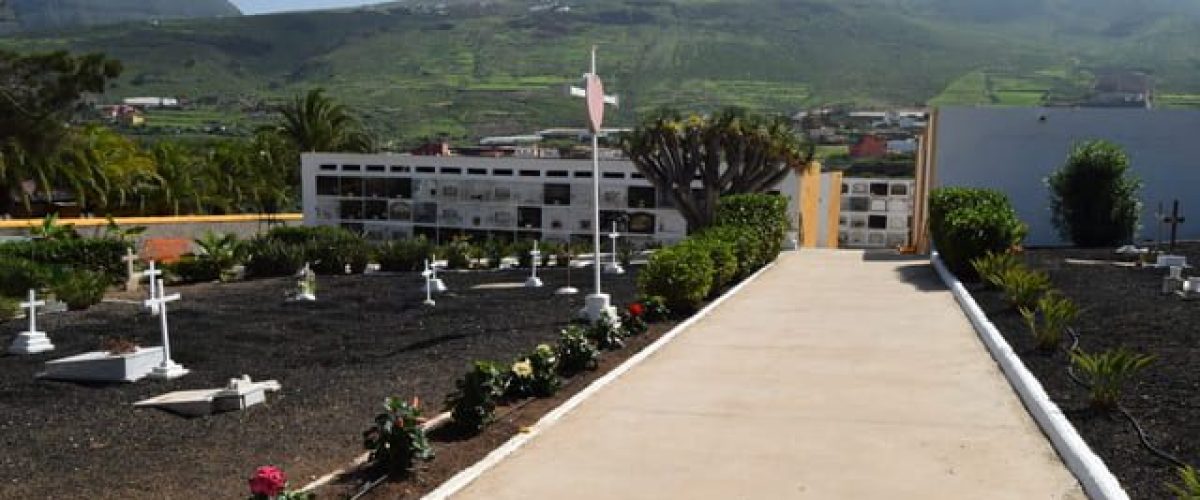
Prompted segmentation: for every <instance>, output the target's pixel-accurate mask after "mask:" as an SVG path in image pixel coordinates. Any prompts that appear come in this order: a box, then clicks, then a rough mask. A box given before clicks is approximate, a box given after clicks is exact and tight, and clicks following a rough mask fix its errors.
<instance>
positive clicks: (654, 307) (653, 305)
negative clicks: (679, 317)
mask: <svg viewBox="0 0 1200 500" xmlns="http://www.w3.org/2000/svg"><path fill="white" fill-rule="evenodd" d="M638 302H639V303H640V304H642V307H643V308H644V309H645V312H643V317H644V318H646V321H648V322H650V323H654V322H657V321H664V320H667V319H670V318H671V308H669V307H667V299H665V298H663V297H662V296H660V295H649V296H646V295H643V296H642V297H641V298H639V299H638Z"/></svg>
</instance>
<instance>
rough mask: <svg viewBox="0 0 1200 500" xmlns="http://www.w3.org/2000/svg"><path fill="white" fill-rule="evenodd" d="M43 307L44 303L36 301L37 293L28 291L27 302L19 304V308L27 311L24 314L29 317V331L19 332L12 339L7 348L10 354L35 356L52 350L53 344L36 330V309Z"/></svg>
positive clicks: (44, 334)
mask: <svg viewBox="0 0 1200 500" xmlns="http://www.w3.org/2000/svg"><path fill="white" fill-rule="evenodd" d="M44 305H46V301H44V300H37V292H36V291H34V290H32V289H30V290H29V300H27V301H25V302H22V303H21V307H22V308H25V309H26V310H27V311H26V313H25V314H26V316H28V317H29V330H27V331H24V332H21V333H20V334H18V335H17V338H15V339H13V343H12V345H10V346H8V352H9V353H10V354H37V353H39V352H46V351H53V350H54V344H51V343H50V337H47V336H46V332H39V331H38V329H37V308H38V306H44Z"/></svg>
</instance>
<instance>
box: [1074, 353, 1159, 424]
mask: <svg viewBox="0 0 1200 500" xmlns="http://www.w3.org/2000/svg"><path fill="white" fill-rule="evenodd" d="M1153 361H1154V356H1149V355H1145V354H1137V353H1135V352H1133V351H1130V350H1128V349H1126V348H1124V347H1121V348H1117V349H1111V350H1108V351H1104V352H1102V353H1098V354H1089V353H1087V352H1084V351H1082V350H1079V349H1076V350H1075V352H1072V353H1071V365H1072V366H1073V367H1074V368H1075V369H1076V370H1078V371H1079V374H1080V376H1081V377H1082V378H1083V381H1084V383H1086V384H1087V385H1088V397H1089V399H1090V402H1091V405H1092V407H1093V408H1097V409H1103V410H1109V409H1112V408H1116V407H1117V403H1118V402H1119V401H1120V398H1121V389H1122V388H1124V386H1125V384H1127V383H1128V382H1129V380H1130V379H1132V378H1133V376H1134V375H1137V373H1138V372H1140V371H1142V370H1143V369H1145V368H1146V367H1147V366H1150V363H1152V362H1153Z"/></svg>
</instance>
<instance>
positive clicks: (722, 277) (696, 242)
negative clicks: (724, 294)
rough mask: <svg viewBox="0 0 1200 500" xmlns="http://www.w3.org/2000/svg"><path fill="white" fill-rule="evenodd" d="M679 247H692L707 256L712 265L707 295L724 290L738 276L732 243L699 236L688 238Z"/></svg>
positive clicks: (704, 235)
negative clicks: (710, 282)
mask: <svg viewBox="0 0 1200 500" xmlns="http://www.w3.org/2000/svg"><path fill="white" fill-rule="evenodd" d="M679 245H680V246H692V247H695V249H696V250H697V251H700V252H705V253H707V254H708V257H709V259H711V260H712V263H713V281H712V286H711V287H710V290H709V293H710V295H711V294H716V293H718V292H719V291H720V290H722V289H724V288H725V287H726V286H727V285H729V284H730V283H733V280H734V279H735V278H737V276H738V272H739V269H738V260H737V256H736V255H734V243H733V242H731V241H726V240H722V239H718V238H715V237H713V236H709V235H708V234H701V235H698V236H696V237H693V238H688V239H686V240H684V241H683V242H682V243H680V244H679Z"/></svg>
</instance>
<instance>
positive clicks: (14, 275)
mask: <svg viewBox="0 0 1200 500" xmlns="http://www.w3.org/2000/svg"><path fill="white" fill-rule="evenodd" d="M45 283H46V268H45V267H43V266H41V265H38V264H35V263H33V262H31V261H29V260H25V259H17V258H12V257H0V296H9V297H24V296H25V295H26V294H27V293H28V292H29V290H30V289H35V290H36V289H40V288H42V287H43V286H44V285H45Z"/></svg>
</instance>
